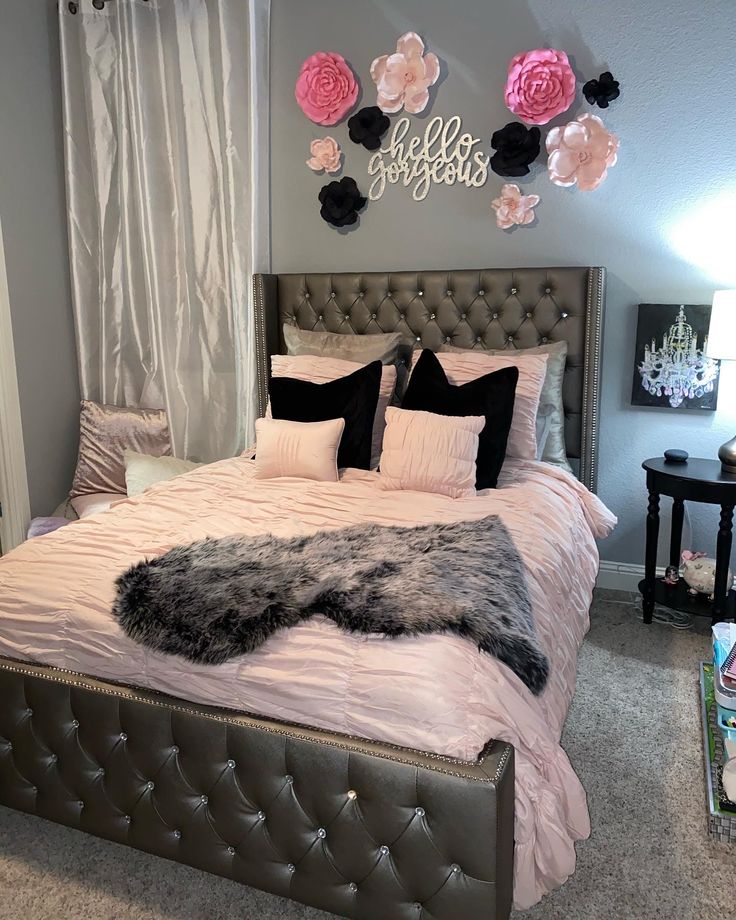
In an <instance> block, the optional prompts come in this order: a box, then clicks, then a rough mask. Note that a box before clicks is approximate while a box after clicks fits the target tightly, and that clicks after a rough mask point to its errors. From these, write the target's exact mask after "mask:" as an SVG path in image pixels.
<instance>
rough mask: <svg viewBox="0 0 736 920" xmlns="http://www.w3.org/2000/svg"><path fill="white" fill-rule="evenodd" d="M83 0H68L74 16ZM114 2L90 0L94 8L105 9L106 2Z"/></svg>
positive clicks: (144, 0) (146, 1)
mask: <svg viewBox="0 0 736 920" xmlns="http://www.w3.org/2000/svg"><path fill="white" fill-rule="evenodd" d="M83 2H84V0H69V2H68V3H67V5H66V8H67V9H68V10H69V12H70V13H71V14H72V16H74V15H75V14H76V13H78V12H79V7H80V4H81V3H83ZM112 2H113V0H89V3H90V4H91V5H92V6H93V7H94V9H96V10H104V9H105V4H106V3H112ZM143 2H144V3H148V0H143Z"/></svg>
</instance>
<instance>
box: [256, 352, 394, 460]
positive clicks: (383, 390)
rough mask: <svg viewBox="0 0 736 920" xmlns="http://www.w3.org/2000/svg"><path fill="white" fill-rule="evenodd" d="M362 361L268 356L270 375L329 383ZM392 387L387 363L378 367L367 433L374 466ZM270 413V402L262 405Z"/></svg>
mask: <svg viewBox="0 0 736 920" xmlns="http://www.w3.org/2000/svg"><path fill="white" fill-rule="evenodd" d="M363 366H364V365H362V364H358V363H356V362H355V361H343V360H342V359H341V358H328V357H323V356H318V355H273V356H272V358H271V375H272V376H273V377H294V378H295V379H296V380H310V381H311V382H312V383H329V382H330V381H331V380H337V379H338V378H339V377H347V376H348V374H352V373H353V372H354V371H358V370H360V368H361V367H363ZM395 389H396V367H395V366H394V365H387V366H384V367H382V368H381V385H380V387H379V390H378V405H377V407H376V414H375V417H374V419H373V431H372V435H371V467H373V468H375V467H376V466H378V458H379V457H380V454H381V443H382V441H383V429H384V428H385V427H386V418H385V416H386V407H387V406H388V404H389V403H390V402H391V398H392V397H393V395H394V390H395ZM269 417H272V413H271V407H270V405H269V406H268V408H267V409H266V418H269Z"/></svg>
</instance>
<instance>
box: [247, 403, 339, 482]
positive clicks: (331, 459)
mask: <svg viewBox="0 0 736 920" xmlns="http://www.w3.org/2000/svg"><path fill="white" fill-rule="evenodd" d="M344 430H345V419H343V418H335V419H330V420H329V421H327V422H290V421H286V420H285V419H273V418H259V419H258V420H257V421H256V468H255V475H254V478H255V479H279V478H281V477H282V476H291V477H293V478H295V479H315V480H317V481H318V482H337V481H338V480H339V478H340V474H339V472H338V469H337V451H338V449H339V447H340V439H341V438H342V433H343V431H344Z"/></svg>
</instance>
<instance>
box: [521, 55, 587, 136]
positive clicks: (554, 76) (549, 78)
mask: <svg viewBox="0 0 736 920" xmlns="http://www.w3.org/2000/svg"><path fill="white" fill-rule="evenodd" d="M505 97H506V105H507V106H508V108H509V109H510V110H511V111H512V112H513V113H514V115H518V116H519V118H521V120H522V121H525V122H527V123H528V124H530V125H546V124H547V122H548V121H551V120H552V119H553V118H554V117H555V116H556V115H561V114H562V112H566V111H567V110H568V109H569V108H570V106H571V105H572V101H573V99H574V98H575V74H574V73H573V72H572V67H570V61H569V60H568V58H567V55H566V54H565V52H564V51H555V49H554V48H537V49H536V50H535V51H524V52H522V53H521V54H517V55H516V57H515V58H512V59H511V63H510V64H509V74H508V78H507V80H506V93H505Z"/></svg>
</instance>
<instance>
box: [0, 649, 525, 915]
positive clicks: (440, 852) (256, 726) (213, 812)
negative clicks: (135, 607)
mask: <svg viewBox="0 0 736 920" xmlns="http://www.w3.org/2000/svg"><path fill="white" fill-rule="evenodd" d="M0 700H2V706H0V803H1V804H3V805H7V806H8V807H10V808H14V809H17V810H19V811H25V812H28V813H30V814H33V815H38V816H39V817H42V818H47V819H49V820H51V821H55V822H58V823H60V824H66V825H68V826H69V827H74V828H78V829H79V830H82V831H86V832H87V833H90V834H94V835H96V836H98V837H104V838H106V839H108V840H113V841H116V842H117V843H123V844H127V845H128V846H132V847H135V848H136V849H139V850H144V851H146V852H149V853H154V854H156V855H158V856H163V857H165V858H167V859H171V860H174V861H176V862H181V863H185V864H187V865H190V866H194V867H196V868H199V869H204V870H206V871H208V872H212V873H215V874H217V875H222V876H225V877H226V878H230V879H234V880H235V881H238V882H242V883H245V884H246V885H252V886H253V887H256V888H261V889H263V890H265V891H268V892H272V893H273V894H277V895H281V896H283V897H286V898H291V899H293V900H296V901H300V902H302V903H304V904H308V905H311V906H313V907H317V908H321V909H324V910H328V911H333V912H334V913H337V914H339V915H341V916H344V917H352V918H362V920H367V918H379V917H380V918H381V920H394V918H396V920H404V918H406V920H409V918H411V920H417V918H421V920H478V918H480V917H482V918H484V920H505V918H507V917H508V915H509V913H510V909H511V899H512V888H513V884H512V868H513V845H514V844H513V822H514V798H513V797H514V752H513V748H512V747H511V746H510V745H507V744H502V743H500V742H493V743H491V744H489V746H488V748H487V750H486V751H485V752H484V754H483V756H482V757H481V758H480V759H479V760H478V761H477V762H474V763H469V762H466V761H458V760H453V759H452V758H447V757H441V756H438V755H432V754H423V753H420V752H416V751H412V750H408V749H405V748H399V747H394V746H391V745H388V744H379V743H375V742H370V741H363V740H361V739H357V738H352V737H347V736H343V735H335V734H332V733H329V732H323V731H318V730H312V729H306V728H304V729H303V728H297V727H296V726H288V725H285V724H282V723H279V722H275V721H269V720H267V719H261V718H254V717H249V716H242V715H238V714H235V713H233V712H230V711H229V710H223V709H216V708H212V707H207V706H199V705H194V704H192V703H188V702H185V701H183V700H179V699H175V698H173V697H168V696H164V695H162V694H159V693H153V692H148V691H142V690H133V689H130V688H127V687H121V686H118V685H115V684H112V683H107V682H105V681H100V680H95V679H92V678H88V677H84V676H81V675H78V674H74V673H73V672H68V671H62V670H58V669H55V668H51V667H46V666H43V667H40V666H34V665H30V664H27V663H24V662H15V661H11V660H8V659H0Z"/></svg>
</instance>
